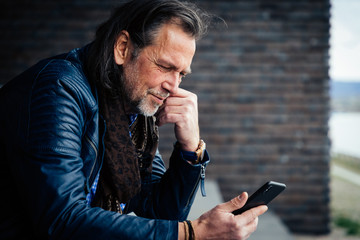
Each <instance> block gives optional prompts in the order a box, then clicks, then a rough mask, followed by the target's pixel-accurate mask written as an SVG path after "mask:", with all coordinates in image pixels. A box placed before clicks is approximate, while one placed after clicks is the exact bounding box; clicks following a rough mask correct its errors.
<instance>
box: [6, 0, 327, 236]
mask: <svg viewBox="0 0 360 240" xmlns="http://www.w3.org/2000/svg"><path fill="white" fill-rule="evenodd" d="M198 3H199V4H200V5H201V6H202V7H203V8H205V9H209V10H211V11H212V12H213V13H215V14H217V15H218V16H220V17H222V18H223V19H224V20H225V21H226V24H227V26H225V25H224V24H223V23H222V22H221V21H218V22H217V24H214V27H213V28H212V29H211V31H210V32H209V34H208V36H207V37H206V38H204V39H203V40H201V41H200V42H199V43H198V47H197V54H196V56H195V58H194V62H193V66H192V69H193V72H194V73H193V74H192V76H191V77H189V78H186V79H185V80H184V83H183V87H184V88H187V89H190V90H191V91H194V92H196V93H197V94H198V96H199V112H200V125H201V135H202V137H203V138H204V139H205V140H206V143H207V146H208V149H209V151H210V154H211V159H212V164H211V165H210V166H209V167H208V169H207V177H209V178H212V179H215V180H217V181H218V182H219V184H220V188H221V192H222V194H223V196H224V198H225V199H226V200H228V199H230V198H232V197H234V196H235V195H237V194H238V193H240V192H241V191H244V190H246V191H249V192H252V191H254V190H255V189H256V188H257V187H258V186H259V185H261V184H263V183H264V182H265V181H267V180H275V181H281V182H285V183H286V184H287V186H288V188H287V190H286V191H285V192H284V193H283V194H282V195H281V196H279V198H277V199H276V201H274V202H273V203H272V204H271V209H273V210H274V211H276V213H277V214H278V215H280V216H281V218H282V220H283V221H284V222H285V223H286V224H287V226H288V227H289V228H290V229H291V230H292V231H294V232H302V233H319V234H320V233H326V232H328V231H329V218H330V212H329V140H328V137H327V132H328V126H327V121H328V111H329V96H328V79H329V76H328V49H329V27H330V26H329V8H330V3H329V0H286V1H285V0H284V1H281V0H277V1H268V0H257V1H253V0H243V1H231V0H227V1H226V0H221V1H220V0H212V1H210V0H199V1H198ZM115 4H116V1H109V0H107V1H101V2H100V1H95V0H78V1H70V0H62V1H60V0H56V1H51V2H48V1H44V0H43V1H40V0H37V1H35V0H34V1H31V2H28V1H25V0H23V1H21V0H6V1H2V2H1V7H0V15H1V16H0V28H1V36H2V37H1V38H0V50H1V51H0V55H1V57H0V81H1V83H4V82H6V81H7V80H8V79H10V78H11V77H13V76H14V75H16V74H18V73H19V72H20V71H22V70H24V69H25V68H26V67H28V66H29V65H31V64H33V63H35V62H37V61H38V60H39V59H41V58H43V57H47V56H50V55H54V54H57V53H61V52H64V51H68V50H70V49H72V48H74V47H79V46H82V45H84V44H86V43H88V42H89V41H90V40H91V38H92V36H93V33H94V30H95V29H96V26H97V24H98V23H100V22H102V21H103V20H104V19H106V17H107V16H108V14H109V10H110V9H111V8H112V6H114V5H115ZM172 131H173V130H172V126H166V127H163V128H162V129H161V140H160V144H161V149H160V150H161V152H162V153H163V156H164V158H166V157H168V156H169V153H170V150H171V148H172V143H173V142H174V141H175V139H174V136H173V133H172Z"/></svg>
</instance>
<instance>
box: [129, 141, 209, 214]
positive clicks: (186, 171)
mask: <svg viewBox="0 0 360 240" xmlns="http://www.w3.org/2000/svg"><path fill="white" fill-rule="evenodd" d="M209 161H210V159H209V155H208V153H207V152H205V154H204V159H203V161H202V163H201V164H196V165H192V164H190V163H188V162H187V161H186V160H185V159H184V158H183V156H182V154H181V153H180V151H179V150H178V149H176V148H174V150H173V153H172V155H171V157H170V166H169V169H167V171H166V172H165V166H164V162H163V160H162V158H161V155H160V154H159V152H158V151H157V153H156V155H155V158H154V162H153V171H152V177H151V179H150V180H148V181H146V180H145V181H143V182H142V190H141V193H140V194H139V195H138V196H137V197H135V198H134V199H132V200H131V202H130V206H128V209H127V210H128V211H134V212H135V213H136V214H137V215H138V216H143V217H147V218H154V219H171V220H178V221H184V220H186V218H187V216H188V214H189V212H190V209H191V206H192V203H193V202H194V198H195V195H196V192H197V190H198V187H199V182H200V181H204V177H205V176H204V171H205V167H206V166H207V164H208V163H209ZM202 184H203V182H202Z"/></svg>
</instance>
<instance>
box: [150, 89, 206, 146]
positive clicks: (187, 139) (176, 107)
mask: <svg viewBox="0 0 360 240" xmlns="http://www.w3.org/2000/svg"><path fill="white" fill-rule="evenodd" d="M156 118H157V120H156V123H157V125H158V126H162V125H164V124H167V123H174V124H175V126H174V131H175V137H176V139H177V141H178V143H179V144H180V146H181V149H182V150H184V151H192V152H194V151H195V150H196V149H197V147H198V145H199V140H200V133H199V122H198V103H197V96H196V94H194V93H192V92H189V91H186V90H184V89H181V88H179V89H178V91H177V92H176V94H171V95H170V96H169V97H168V98H167V99H166V100H165V102H164V104H163V105H162V106H161V107H160V108H159V110H158V112H157V113H156Z"/></svg>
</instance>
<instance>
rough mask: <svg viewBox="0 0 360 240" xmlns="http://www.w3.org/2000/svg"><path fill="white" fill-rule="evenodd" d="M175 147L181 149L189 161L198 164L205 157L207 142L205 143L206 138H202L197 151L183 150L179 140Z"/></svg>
mask: <svg viewBox="0 0 360 240" xmlns="http://www.w3.org/2000/svg"><path fill="white" fill-rule="evenodd" d="M174 147H175V148H177V149H179V150H180V152H181V153H182V155H183V157H184V158H185V159H186V160H187V161H189V162H191V163H192V164H198V163H200V162H201V161H202V160H203V158H204V154H205V149H206V144H205V142H204V140H202V139H200V141H199V145H198V147H197V149H196V150H195V152H189V151H184V150H181V146H180V143H179V142H176V143H175V145H174Z"/></svg>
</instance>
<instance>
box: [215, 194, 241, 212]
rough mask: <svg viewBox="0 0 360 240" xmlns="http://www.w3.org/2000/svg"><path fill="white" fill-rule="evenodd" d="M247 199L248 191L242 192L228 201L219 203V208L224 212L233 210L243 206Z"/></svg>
mask: <svg viewBox="0 0 360 240" xmlns="http://www.w3.org/2000/svg"><path fill="white" fill-rule="evenodd" d="M247 199H248V193H247V192H243V193H241V194H240V195H239V196H237V197H235V198H233V199H231V200H230V201H228V202H225V203H223V204H220V205H219V208H221V210H223V211H225V212H233V211H234V210H236V209H239V208H241V207H243V206H244V205H245V203H246V201H247Z"/></svg>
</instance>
